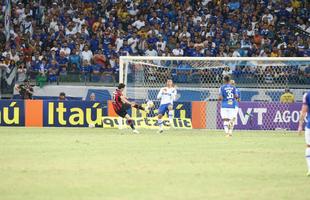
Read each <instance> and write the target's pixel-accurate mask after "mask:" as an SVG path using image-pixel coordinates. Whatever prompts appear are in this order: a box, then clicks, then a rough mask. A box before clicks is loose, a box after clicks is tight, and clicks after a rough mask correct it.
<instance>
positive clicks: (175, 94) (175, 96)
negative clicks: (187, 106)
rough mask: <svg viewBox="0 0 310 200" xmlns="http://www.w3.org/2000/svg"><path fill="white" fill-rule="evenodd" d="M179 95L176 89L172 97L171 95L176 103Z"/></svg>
mask: <svg viewBox="0 0 310 200" xmlns="http://www.w3.org/2000/svg"><path fill="white" fill-rule="evenodd" d="M177 94H178V93H177V90H176V89H174V90H173V92H172V95H171V96H172V101H175V100H176V99H177Z"/></svg>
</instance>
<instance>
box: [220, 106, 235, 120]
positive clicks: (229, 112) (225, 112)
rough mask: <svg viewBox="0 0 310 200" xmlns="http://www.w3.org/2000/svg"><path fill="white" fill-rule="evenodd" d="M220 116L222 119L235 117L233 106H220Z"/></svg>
mask: <svg viewBox="0 0 310 200" xmlns="http://www.w3.org/2000/svg"><path fill="white" fill-rule="evenodd" d="M221 117H222V119H233V118H235V117H236V109H235V108H221Z"/></svg>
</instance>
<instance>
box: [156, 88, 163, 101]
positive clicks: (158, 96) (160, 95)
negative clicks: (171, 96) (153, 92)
mask: <svg viewBox="0 0 310 200" xmlns="http://www.w3.org/2000/svg"><path fill="white" fill-rule="evenodd" d="M162 96H163V88H161V89H160V90H159V92H158V94H157V99H161V97H162Z"/></svg>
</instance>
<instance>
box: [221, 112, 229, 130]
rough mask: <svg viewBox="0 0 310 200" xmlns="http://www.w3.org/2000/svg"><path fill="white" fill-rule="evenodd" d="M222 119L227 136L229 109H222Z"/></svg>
mask: <svg viewBox="0 0 310 200" xmlns="http://www.w3.org/2000/svg"><path fill="white" fill-rule="evenodd" d="M221 117H222V120H223V127H224V131H225V133H226V135H228V126H229V117H228V111H227V108H221Z"/></svg>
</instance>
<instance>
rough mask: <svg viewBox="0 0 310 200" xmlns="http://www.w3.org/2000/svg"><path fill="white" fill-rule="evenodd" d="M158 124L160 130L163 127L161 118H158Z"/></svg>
mask: <svg viewBox="0 0 310 200" xmlns="http://www.w3.org/2000/svg"><path fill="white" fill-rule="evenodd" d="M157 122H158V125H159V129H160V130H162V129H163V120H162V119H158V121H157Z"/></svg>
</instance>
